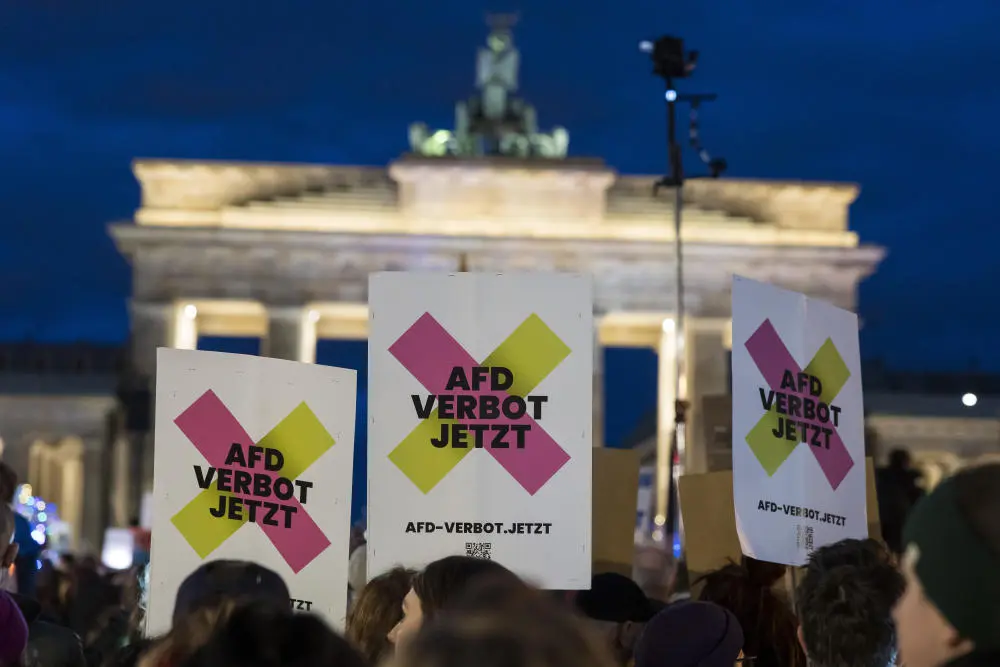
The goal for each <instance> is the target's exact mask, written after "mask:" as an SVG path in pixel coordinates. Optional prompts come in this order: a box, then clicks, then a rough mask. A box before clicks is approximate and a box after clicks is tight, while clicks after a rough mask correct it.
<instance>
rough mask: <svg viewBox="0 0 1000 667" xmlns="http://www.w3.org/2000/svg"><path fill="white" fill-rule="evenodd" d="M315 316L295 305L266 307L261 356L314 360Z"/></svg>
mask: <svg viewBox="0 0 1000 667" xmlns="http://www.w3.org/2000/svg"><path fill="white" fill-rule="evenodd" d="M317 315H318V313H316V311H312V310H308V309H306V308H302V307H298V306H293V307H285V306H271V307H268V309H267V318H268V322H267V339H266V340H265V341H264V342H263V343H264V344H263V349H264V356H267V357H273V358H275V359H288V360H291V361H301V362H304V363H307V364H314V363H316V322H317V321H318V319H319V318H318V317H317Z"/></svg>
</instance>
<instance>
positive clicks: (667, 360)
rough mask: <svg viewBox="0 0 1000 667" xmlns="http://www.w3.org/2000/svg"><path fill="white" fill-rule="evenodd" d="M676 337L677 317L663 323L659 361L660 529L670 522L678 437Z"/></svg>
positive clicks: (655, 516) (656, 516)
mask: <svg viewBox="0 0 1000 667" xmlns="http://www.w3.org/2000/svg"><path fill="white" fill-rule="evenodd" d="M675 335H676V331H675V323H674V320H673V318H667V319H665V320H663V331H662V332H661V334H660V344H659V346H658V350H657V351H658V355H659V356H658V359H657V389H656V505H655V512H654V518H655V520H656V523H657V525H658V526H662V525H663V523H662V522H663V521H665V520H666V511H667V503H668V501H669V498H670V495H669V494H670V485H671V483H672V480H671V478H670V473H671V466H670V446H671V443H672V442H673V438H674V415H675V413H674V408H675V406H674V401H675V400H676V398H677V396H676V391H677V389H676V386H675V385H676V377H677V368H676V366H675V363H674V357H675V349H674V345H675V341H674V336H675Z"/></svg>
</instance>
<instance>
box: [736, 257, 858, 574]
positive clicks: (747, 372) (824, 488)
mask: <svg viewBox="0 0 1000 667" xmlns="http://www.w3.org/2000/svg"><path fill="white" fill-rule="evenodd" d="M864 458H865V443H864V415H863V410H862V396H861V355H860V351H859V347H858V318H857V316H856V315H855V314H854V313H850V312H848V311H846V310H841V309H839V308H836V307H834V306H831V305H830V304H827V303H824V302H822V301H817V300H815V299H810V298H807V297H806V296H804V295H802V294H798V293H795V292H789V291H787V290H783V289H778V288H776V287H772V286H770V285H765V284H762V283H758V282H754V281H752V280H747V279H745V278H740V277H734V278H733V497H734V502H735V513H736V527H737V531H738V533H739V537H740V544H741V546H742V548H743V553H744V554H746V555H747V556H752V557H754V558H756V559H758V560H764V561H770V562H774V563H783V564H785V565H801V564H803V563H804V562H805V561H806V560H807V558H808V557H809V554H810V553H811V552H812V551H813V550H815V549H818V548H819V547H821V546H824V545H826V544H831V543H833V542H837V541H839V540H842V539H845V538H849V537H853V538H864V537H866V536H867V534H868V520H867V518H866V512H865V465H864Z"/></svg>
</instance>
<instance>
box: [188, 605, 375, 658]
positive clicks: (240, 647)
mask: <svg viewBox="0 0 1000 667" xmlns="http://www.w3.org/2000/svg"><path fill="white" fill-rule="evenodd" d="M177 667H367V665H366V663H365V661H364V658H362V657H361V655H360V654H358V652H357V651H356V650H355V649H354V647H352V646H351V645H350V643H348V642H347V640H345V639H344V638H342V637H340V636H338V635H337V634H336V633H335V632H333V630H331V629H330V627H329V626H328V625H327V624H326V623H324V622H323V621H322V620H320V619H319V617H317V616H314V615H312V614H296V613H294V612H292V610H291V609H290V608H289V605H287V604H286V605H284V606H283V607H276V606H275V605H271V604H267V603H260V602H251V603H248V604H243V605H240V606H239V607H238V608H237V609H235V610H234V611H233V612H232V614H230V616H229V618H228V619H226V620H225V622H223V623H222V624H220V625H219V626H218V627H217V628H216V629H215V632H213V633H212V635H211V636H210V637H209V639H208V641H206V642H205V643H204V644H203V645H202V646H201V647H200V648H199V649H198V650H197V651H195V652H194V653H192V654H191V655H190V656H188V657H187V658H186V659H185V660H183V661H182V662H179V663H177Z"/></svg>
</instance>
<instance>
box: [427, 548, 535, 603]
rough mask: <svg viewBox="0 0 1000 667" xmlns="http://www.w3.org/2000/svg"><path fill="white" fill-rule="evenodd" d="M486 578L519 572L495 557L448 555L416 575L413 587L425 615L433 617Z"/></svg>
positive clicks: (507, 577)
mask: <svg viewBox="0 0 1000 667" xmlns="http://www.w3.org/2000/svg"><path fill="white" fill-rule="evenodd" d="M484 578H492V579H498V580H507V581H520V580H519V579H518V577H517V575H515V574H514V573H513V572H511V571H510V570H508V569H507V568H505V567H504V566H503V565H500V564H499V563H496V562H494V561H491V560H484V559H481V558H470V557H468V556H447V557H445V558H442V559H440V560H436V561H434V562H433V563H431V564H430V565H428V566H427V567H425V568H424V570H423V572H421V573H419V574H418V575H417V576H415V577H414V578H413V591H414V592H415V593H416V594H417V597H418V598H420V611H421V612H422V613H423V615H424V618H433V617H434V615H435V614H437V613H438V612H440V611H441V610H442V609H445V608H447V607H448V605H449V604H450V603H451V602H452V601H453V600H455V599H456V598H457V597H458V596H459V595H461V594H462V593H464V592H465V591H466V590H467V589H468V588H469V586H470V585H471V584H472V583H473V582H475V581H478V580H481V579H484Z"/></svg>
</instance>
